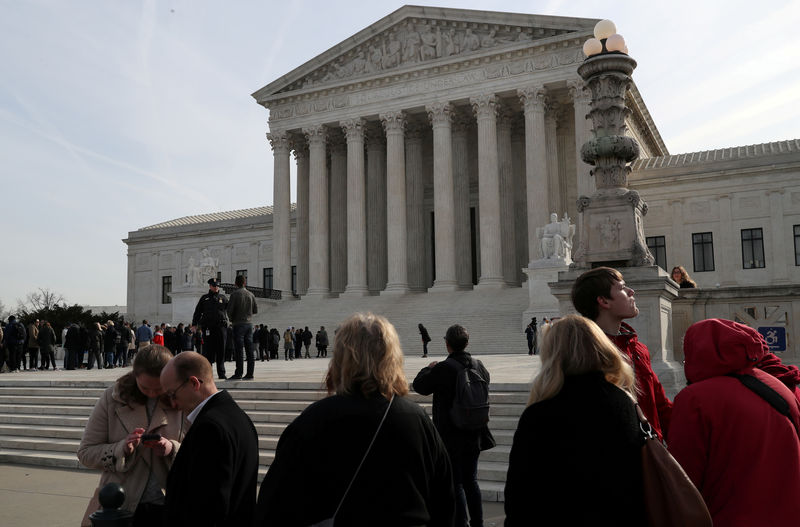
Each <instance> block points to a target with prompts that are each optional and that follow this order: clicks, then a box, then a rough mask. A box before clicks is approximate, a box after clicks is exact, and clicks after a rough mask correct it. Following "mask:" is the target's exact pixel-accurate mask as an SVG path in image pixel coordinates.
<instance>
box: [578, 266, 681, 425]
mask: <svg viewBox="0 0 800 527" xmlns="http://www.w3.org/2000/svg"><path fill="white" fill-rule="evenodd" d="M572 304H573V305H574V306H575V309H576V310H577V311H578V313H580V314H581V315H583V316H585V317H586V318H589V319H591V320H593V321H594V322H595V323H597V325H598V326H600V329H602V330H603V331H604V332H605V334H606V335H607V336H608V338H610V339H611V341H612V342H613V343H614V344H616V346H617V348H619V350H620V351H621V352H622V353H623V354H625V356H627V357H628V360H629V361H630V363H631V366H633V370H634V372H635V374H636V390H637V399H638V401H639V406H640V407H641V408H642V411H643V412H644V415H645V416H646V417H647V419H648V420H649V421H650V424H651V425H652V426H653V429H654V430H655V431H656V432H657V433H658V435H659V437H664V436H665V435H666V434H667V430H668V429H669V420H670V416H671V415H672V402H671V401H670V400H669V399H668V398H667V395H666V394H665V393H664V387H663V386H661V382H660V381H659V380H658V377H656V374H655V373H654V372H653V367H652V366H651V364H650V351H648V349H647V346H645V345H644V344H642V343H641V342H639V339H638V337H637V336H636V331H634V329H633V328H632V327H631V326H629V325H628V324H626V323H625V322H623V320H625V319H628V318H635V317H636V316H637V315H638V314H639V308H638V307H636V299H634V297H633V289H631V288H630V287H628V286H627V285H625V280H624V279H623V277H622V274H621V273H620V272H619V271H617V270H616V269H612V268H610V267H597V268H596V269H592V270H591V271H586V272H585V273H583V274H582V275H580V276H579V277H578V279H577V280H575V283H574V284H573V286H572Z"/></svg>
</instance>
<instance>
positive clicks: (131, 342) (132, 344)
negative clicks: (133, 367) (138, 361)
mask: <svg viewBox="0 0 800 527" xmlns="http://www.w3.org/2000/svg"><path fill="white" fill-rule="evenodd" d="M125 331H127V332H128V351H127V352H126V355H125V366H128V365H130V363H131V361H132V360H133V354H134V353H136V333H135V332H134V331H133V328H132V327H131V323H130V322H125Z"/></svg>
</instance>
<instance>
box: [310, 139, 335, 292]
mask: <svg viewBox="0 0 800 527" xmlns="http://www.w3.org/2000/svg"><path fill="white" fill-rule="evenodd" d="M303 133H304V134H305V136H306V140H307V141H308V151H309V153H308V180H309V183H308V202H309V209H308V291H307V294H308V295H314V296H327V295H328V294H329V293H330V289H331V288H330V262H329V260H328V258H329V254H330V245H329V244H330V236H329V232H328V228H329V223H328V222H329V217H328V167H327V163H326V159H325V135H326V130H325V127H324V126H322V125H317V126H313V127H310V128H304V129H303Z"/></svg>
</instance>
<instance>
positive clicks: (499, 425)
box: [0, 375, 529, 501]
mask: <svg viewBox="0 0 800 527" xmlns="http://www.w3.org/2000/svg"><path fill="white" fill-rule="evenodd" d="M2 381H3V385H2V386H0V463H18V464H28V465H40V466H49V467H60V468H70V469H74V468H84V467H83V466H82V465H81V464H80V463H79V462H78V459H77V457H76V455H75V453H76V452H77V450H78V445H79V443H80V440H81V436H82V434H83V429H84V427H85V426H86V423H87V421H88V419H89V415H90V414H91V412H92V408H93V407H94V405H95V403H96V402H97V400H98V398H99V397H100V395H101V394H102V393H103V390H105V388H106V387H107V386H109V385H110V382H102V381H49V380H22V379H8V375H3V378H2ZM224 388H225V389H226V390H228V391H229V392H230V393H231V395H232V396H233V398H234V399H235V400H236V402H237V403H238V404H239V406H241V407H242V409H243V410H245V411H246V412H247V414H248V415H249V416H250V418H251V419H252V420H253V423H254V424H255V427H256V430H257V431H258V437H259V439H258V443H259V481H260V480H261V478H263V476H264V474H266V472H267V469H268V468H269V465H270V463H272V460H273V458H274V456H275V447H276V446H277V444H278V438H279V437H280V435H281V433H282V432H283V429H284V428H285V427H286V425H287V424H289V423H290V422H291V421H292V420H293V419H294V418H295V417H297V415H298V414H299V413H300V412H301V411H302V410H303V409H304V408H305V407H306V406H308V405H309V404H311V403H312V402H314V401H316V400H318V399H320V398H321V397H324V395H325V394H324V392H322V391H320V390H319V384H318V383H314V382H291V383H288V382H258V381H255V382H247V383H242V382H239V383H226V385H225V386H224ZM528 390H529V385H528V384H516V383H508V384H492V386H491V403H492V407H491V423H490V427H491V429H492V433H493V434H494V437H495V440H496V441H497V446H496V447H495V448H493V449H491V450H488V451H485V452H483V453H481V457H480V462H479V465H478V480H479V484H480V487H481V492H482V493H483V499H484V500H485V501H503V488H504V482H505V477H506V471H507V468H508V455H509V451H510V449H511V441H512V439H513V435H514V431H515V430H516V427H517V421H518V420H519V416H520V415H521V413H522V411H523V409H524V408H525V402H526V401H527V398H528ZM409 398H410V399H411V400H414V401H416V402H418V403H419V404H420V405H422V406H423V407H424V408H425V409H426V411H427V412H428V413H429V414H430V412H431V408H430V406H431V398H430V397H423V396H420V395H417V394H410V395H409Z"/></svg>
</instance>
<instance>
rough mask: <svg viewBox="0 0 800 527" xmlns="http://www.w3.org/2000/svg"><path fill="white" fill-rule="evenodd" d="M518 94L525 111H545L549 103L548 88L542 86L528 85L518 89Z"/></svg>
mask: <svg viewBox="0 0 800 527" xmlns="http://www.w3.org/2000/svg"><path fill="white" fill-rule="evenodd" d="M517 96H518V97H519V101H520V102H521V103H522V106H523V108H525V112H526V113H528V112H544V111H545V108H546V105H547V90H546V89H545V88H544V87H542V86H528V87H527V88H522V89H520V90H517Z"/></svg>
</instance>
